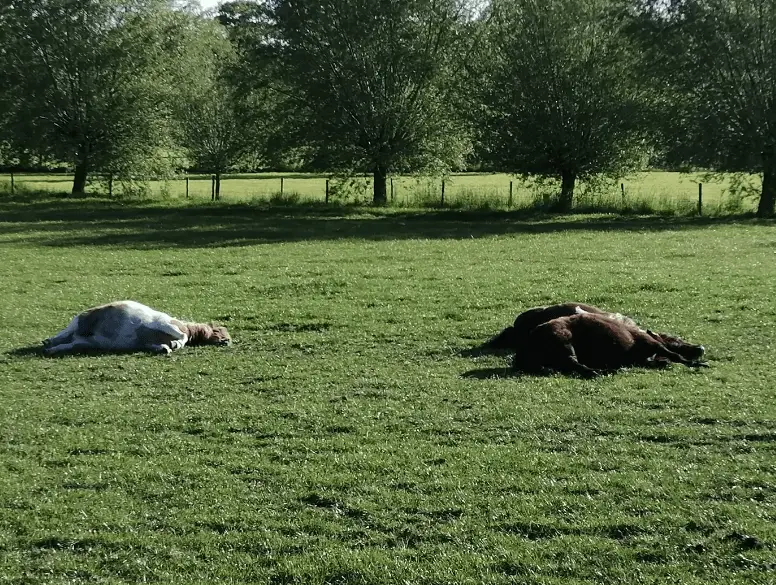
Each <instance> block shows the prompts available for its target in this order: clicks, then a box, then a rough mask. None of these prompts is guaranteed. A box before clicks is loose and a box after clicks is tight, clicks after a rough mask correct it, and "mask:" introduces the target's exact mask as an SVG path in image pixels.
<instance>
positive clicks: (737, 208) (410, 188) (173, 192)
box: [0, 171, 757, 215]
mask: <svg viewBox="0 0 776 585" xmlns="http://www.w3.org/2000/svg"><path fill="white" fill-rule="evenodd" d="M281 179H282V184H281ZM4 180H5V185H3V184H2V182H3V181H4ZM326 180H327V177H325V176H323V175H310V174H303V173H261V174H249V175H226V178H225V179H224V180H223V181H222V187H221V193H222V198H223V200H224V202H232V203H235V202H250V201H254V202H262V201H264V202H266V201H270V200H275V201H282V202H285V203H288V202H292V203H314V202H323V201H324V200H325V197H326ZM753 180H754V181H755V182H757V180H756V179H753ZM9 182H10V181H9V179H6V178H5V177H2V176H0V191H3V190H6V191H7V190H8V189H9ZM510 182H512V200H511V205H510V197H509V190H510ZM699 182H702V183H704V185H703V211H704V213H705V214H706V215H725V214H729V213H740V212H742V211H743V212H748V211H753V210H754V209H755V208H756V202H755V201H754V200H753V199H746V200H744V201H743V202H741V203H740V204H739V199H737V198H735V197H732V196H731V194H730V192H729V187H730V180H729V179H725V180H722V181H720V182H709V179H708V178H707V177H705V176H703V175H701V174H698V173H673V172H661V171H653V172H644V173H638V174H636V175H634V176H632V177H628V178H625V179H623V180H622V181H620V182H618V184H616V185H614V186H612V187H610V188H607V189H604V190H600V189H599V190H596V191H594V192H590V193H586V192H585V189H584V185H580V187H579V189H578V192H577V194H576V198H577V201H576V204H577V206H578V207H581V208H584V209H592V208H595V209H599V210H606V211H609V210H612V211H618V210H625V211H629V212H632V211H641V212H649V211H657V212H659V213H667V214H672V215H690V214H693V213H695V212H696V211H697V204H698V183H699ZM14 183H15V186H17V187H18V188H21V189H26V190H30V191H44V192H50V193H67V192H69V191H70V189H71V188H72V176H70V175H21V176H17V177H15V181H14ZM330 187H331V199H332V201H334V200H335V198H336V197H337V195H335V194H334V191H335V189H337V188H340V191H341V192H342V186H341V184H339V183H337V182H336V181H335V180H331V181H330ZM106 188H107V187H106V186H105V185H104V184H94V185H93V186H92V190H93V191H100V190H102V191H105V189H106ZM150 189H151V193H152V194H155V195H156V196H164V198H165V199H168V200H169V199H172V200H180V199H185V198H186V180H185V179H183V178H181V179H178V180H174V181H169V182H155V183H151V185H150ZM281 189H282V194H281ZM388 189H389V193H390V186H389V187H388ZM118 190H119V188H118V186H117V187H116V191H117V192H118ZM557 190H558V187H557V185H547V186H545V187H541V186H539V185H536V184H534V183H531V182H520V181H518V180H517V179H515V178H514V177H511V176H509V175H505V174H478V173H461V174H456V175H453V176H452V177H450V178H448V179H446V180H445V197H444V204H445V206H447V207H458V208H467V209H479V208H486V209H507V208H508V207H512V208H517V209H519V208H525V207H528V206H531V205H532V204H534V202H535V201H536V200H541V199H542V197H543V195H544V194H546V193H553V192H556V191H557ZM371 197H372V183H371V179H370V178H368V177H362V178H359V179H357V180H354V181H353V182H352V184H350V185H349V189H348V190H347V201H350V202H353V201H364V202H368V201H370V200H371ZM210 198H211V180H210V177H209V176H206V175H191V176H190V177H189V200H190V201H191V202H195V203H198V202H204V201H209V200H210ZM340 200H341V199H340ZM441 204H442V182H441V180H439V179H416V178H412V177H397V178H395V179H393V200H392V206H394V207H404V208H407V207H439V206H441Z"/></svg>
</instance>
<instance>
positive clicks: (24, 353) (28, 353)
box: [5, 345, 45, 357]
mask: <svg viewBox="0 0 776 585" xmlns="http://www.w3.org/2000/svg"><path fill="white" fill-rule="evenodd" d="M5 355H8V356H11V357H32V356H37V357H43V356H44V355H45V354H44V353H43V346H42V345H30V346H28V347H17V348H15V349H9V350H8V351H6V352H5Z"/></svg>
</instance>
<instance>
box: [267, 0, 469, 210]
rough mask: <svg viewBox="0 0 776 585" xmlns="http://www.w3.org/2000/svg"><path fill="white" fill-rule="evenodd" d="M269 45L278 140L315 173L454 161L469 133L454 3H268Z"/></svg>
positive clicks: (458, 12) (381, 195)
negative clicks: (459, 108)
mask: <svg viewBox="0 0 776 585" xmlns="http://www.w3.org/2000/svg"><path fill="white" fill-rule="evenodd" d="M269 6H270V16H271V19H272V21H273V23H274V34H275V35H276V37H275V38H274V39H273V40H272V41H271V42H267V43H266V44H265V45H264V48H265V54H266V55H267V60H268V61H269V62H270V63H272V64H273V67H274V72H275V73H276V75H277V77H278V80H279V82H280V85H279V86H278V88H279V90H280V91H282V95H283V99H282V100H281V101H280V102H279V104H278V108H279V110H278V116H279V119H280V120H281V124H280V126H279V127H278V132H277V133H276V134H275V138H276V141H275V142H274V146H275V147H276V148H278V149H280V150H284V149H287V148H289V147H292V148H298V147H300V146H302V147H304V160H305V161H307V164H308V166H310V167H311V168H316V169H325V170H329V171H344V172H369V173H373V174H374V181H375V183H374V188H375V191H374V199H375V201H376V202H379V203H382V202H385V198H386V193H385V180H386V177H387V176H388V174H389V173H392V172H394V173H396V172H403V171H433V172H443V171H447V170H449V169H451V168H455V167H458V166H460V165H462V163H463V157H464V156H465V154H466V152H467V151H468V149H469V137H468V133H467V132H466V129H465V127H464V125H463V124H462V123H461V121H460V118H459V116H458V115H457V113H456V110H455V107H454V100H453V99H452V95H453V94H454V93H455V91H456V88H457V86H456V77H458V76H460V72H461V68H462V66H463V63H462V59H461V57H462V56H461V54H460V49H461V45H462V44H464V45H465V43H466V40H467V39H466V37H465V36H464V31H463V28H462V27H463V6H462V5H461V4H460V3H459V2H458V0H444V1H442V2H436V1H431V0H399V1H395V2H382V1H378V0H345V1H342V0H339V1H336V2H335V1H330V2H323V3H321V2H312V1H307V0H304V1H302V2H290V1H286V0H275V1H273V2H270V3H269Z"/></svg>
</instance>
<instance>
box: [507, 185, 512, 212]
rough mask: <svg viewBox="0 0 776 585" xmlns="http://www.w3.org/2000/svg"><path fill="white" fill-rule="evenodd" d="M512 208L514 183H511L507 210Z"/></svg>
mask: <svg viewBox="0 0 776 585" xmlns="http://www.w3.org/2000/svg"><path fill="white" fill-rule="evenodd" d="M511 207H512V181H509V199H508V200H507V209H509V208H511Z"/></svg>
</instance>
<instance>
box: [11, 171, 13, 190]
mask: <svg viewBox="0 0 776 585" xmlns="http://www.w3.org/2000/svg"><path fill="white" fill-rule="evenodd" d="M11 195H13V171H11Z"/></svg>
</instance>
